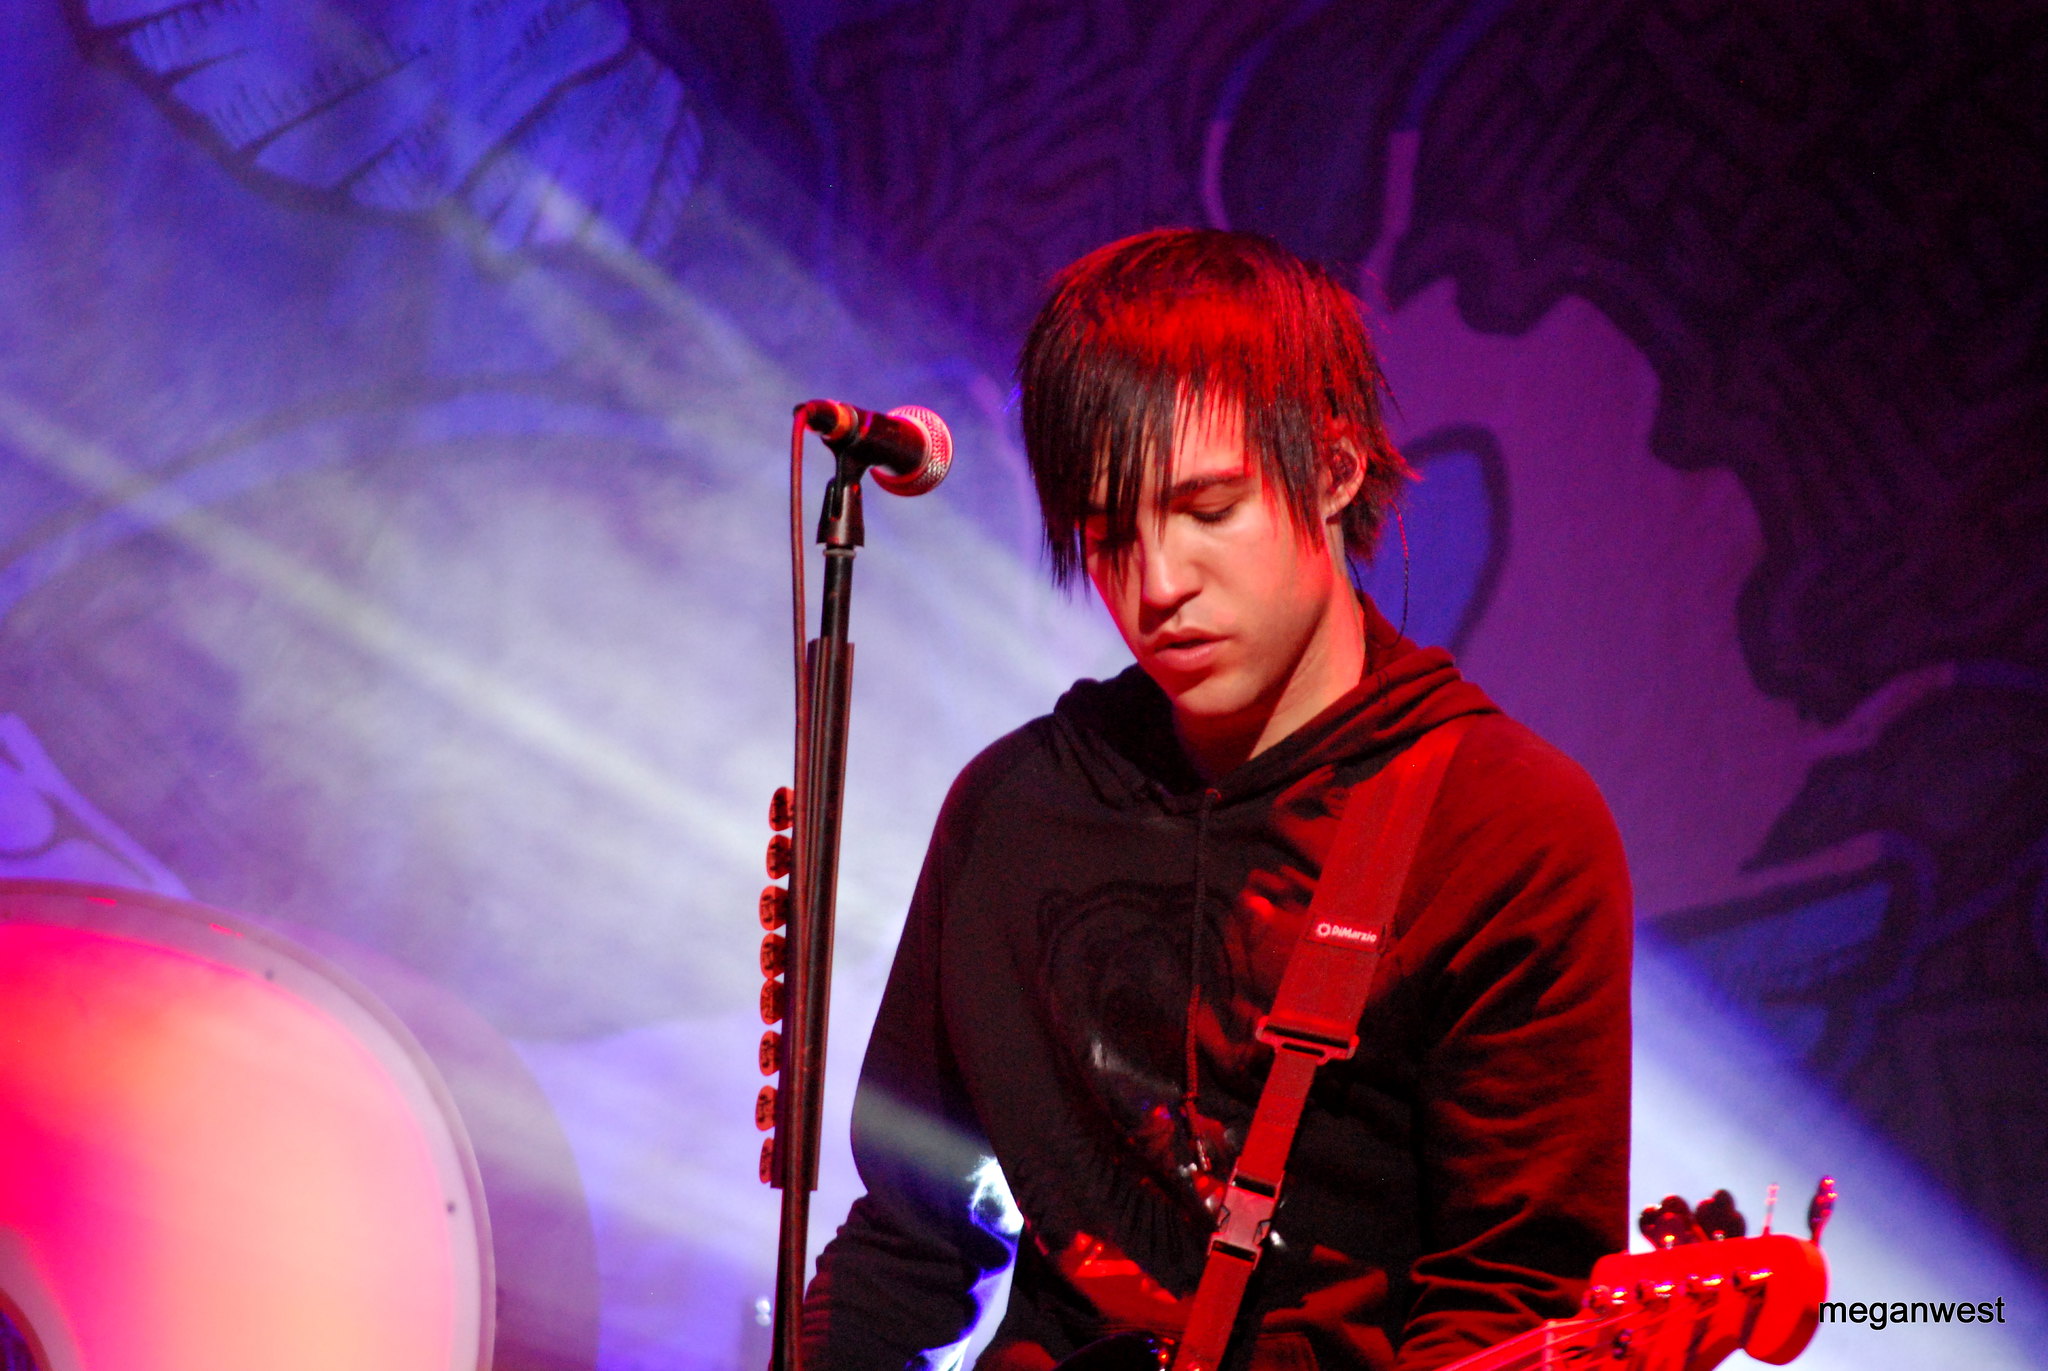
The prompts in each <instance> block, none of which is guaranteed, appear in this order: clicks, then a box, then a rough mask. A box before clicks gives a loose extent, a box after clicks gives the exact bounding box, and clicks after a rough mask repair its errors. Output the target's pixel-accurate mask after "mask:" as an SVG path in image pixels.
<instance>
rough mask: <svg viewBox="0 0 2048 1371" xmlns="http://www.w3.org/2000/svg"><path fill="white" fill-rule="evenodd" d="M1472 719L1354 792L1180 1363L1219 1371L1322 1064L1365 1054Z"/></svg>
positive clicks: (1297, 952)
mask: <svg viewBox="0 0 2048 1371" xmlns="http://www.w3.org/2000/svg"><path fill="white" fill-rule="evenodd" d="M1471 722H1472V719H1471V716H1467V717H1465V718H1461V719H1453V720H1452V721H1451V722H1449V723H1446V724H1440V725H1438V726H1437V727H1436V728H1433V729H1431V730H1430V731H1429V732H1427V733H1425V734H1423V735H1422V737H1421V738H1419V739H1417V740H1416V741H1415V742H1414V743H1413V744H1411V745H1410V746H1409V748H1408V750H1407V751H1405V752H1403V753H1402V754H1401V755H1400V756H1398V757H1396V758H1394V760H1393V761H1391V762H1389V763H1388V764H1387V766H1386V768H1385V769H1384V770H1382V771H1381V772H1380V773H1379V774H1378V775H1377V776H1375V777H1373V778H1372V779H1371V780H1369V781H1366V782H1364V783H1362V784H1361V785H1359V786H1358V787H1357V788H1356V789H1354V790H1353V791H1352V793H1351V797H1350V798H1349V799H1348V800H1346V801H1345V804H1344V817H1343V818H1342V819H1340V820H1338V824H1337V836H1336V839H1335V841H1334V842H1333V843H1332V844H1331V846H1330V856H1329V860H1328V862H1327V863H1325V865H1324V867H1323V875H1322V879H1321V880H1319V881H1318V882H1317V883H1316V893H1315V897H1314V898H1313V899H1312V900H1311V901H1310V902H1309V907H1308V917H1307V919H1306V920H1305V921H1304V922H1303V924H1302V929H1301V937H1300V939H1299V940H1298V941H1297V942H1296V943H1295V944H1294V951H1293V953H1292V954H1291V955H1290V956H1289V957H1288V961H1287V970H1286V972H1285V973H1284V974H1283V975H1282V976H1281V978H1280V990H1279V993H1278V994H1277V995H1276V996H1275V997H1274V1000H1273V1010H1272V1012H1271V1013H1270V1014H1268V1015H1266V1016H1265V1017H1264V1018H1263V1019H1260V1020H1259V1023H1258V1028H1257V1033H1258V1038H1259V1041H1261V1042H1263V1043H1268V1044H1270V1045H1271V1046H1272V1048H1273V1065H1272V1069H1271V1070H1270V1071H1269V1072H1268V1073H1267V1076H1266V1084H1265V1088H1264V1089H1263V1090H1262V1091H1260V1093H1259V1103H1258V1107H1257V1109H1255V1110H1254V1111H1253V1113H1252V1126H1251V1132H1250V1133H1249V1134H1248V1135H1247V1136H1246V1138H1245V1142H1244V1151H1243V1152H1241V1153H1240V1154H1239V1155H1238V1158H1237V1166H1236V1168H1235V1169H1234V1170H1233V1171H1232V1172H1231V1175H1230V1186H1229V1188H1228V1189H1226V1190H1225V1191H1224V1193H1223V1206H1222V1209H1221V1210H1220V1211H1219V1213H1218V1214H1217V1216H1216V1232H1215V1234H1214V1235H1213V1236H1212V1237H1211V1238H1210V1239H1209V1259H1208V1262H1207V1264H1206V1265H1205V1266H1203V1268H1202V1281H1201V1284H1200V1285H1198V1286H1197V1287H1196V1288H1195V1300H1194V1306H1193V1308H1192V1309H1191V1310H1190V1311H1189V1314H1188V1325H1187V1329H1186V1331H1185V1332H1184V1333H1183V1334H1182V1336H1181V1340H1180V1346H1179V1348H1178V1349H1177V1350H1176V1351H1175V1353H1174V1358H1173V1371H1216V1367H1217V1365H1218V1363H1220V1362H1221V1361H1222V1360H1223V1353H1224V1349H1225V1348H1226V1347H1227V1346H1228V1345H1229V1342H1230V1330H1231V1328H1232V1327H1233V1326H1234V1325H1235V1324H1236V1322H1237V1313H1238V1309H1239V1307H1240V1306H1241V1305H1242V1304H1243V1303H1244V1292H1245V1287H1246V1286H1247V1285H1248V1284H1250V1282H1251V1276H1252V1270H1253V1268H1255V1267H1256V1266H1257V1265H1258V1264H1259V1256H1260V1254H1261V1253H1262V1252H1263V1251H1264V1249H1265V1244H1266V1234H1267V1232H1268V1231H1269V1230H1270V1229H1271V1227H1272V1222H1273V1209H1274V1206H1275V1205H1277V1204H1278V1203H1279V1201H1280V1183H1281V1181H1282V1180H1283V1179H1284V1177H1285V1175H1286V1170H1287V1154H1288V1152H1289V1151H1290V1150H1291V1149H1292V1148H1293V1146H1294V1132H1295V1129H1296V1128H1297V1127H1298V1126H1299V1125H1300V1123H1301V1110H1302V1106H1303V1105H1305V1104H1306V1103H1308V1091H1309V1085H1310V1084H1311V1083H1312V1082H1313V1081H1314V1079H1315V1073H1316V1068H1317V1067H1319V1066H1321V1065H1322V1064H1323V1063H1324V1062H1328V1061H1338V1060H1341V1059H1343V1058H1345V1057H1349V1056H1351V1055H1352V1054H1353V1053H1354V1052H1356V1051H1357V1050H1358V1020H1359V1016H1360V1015H1361V1014H1362V1013H1363V1012H1364V1010H1365V1001H1366V996H1367V993H1368V992H1369V991H1371V989H1372V981H1373V973H1374V971H1376V970H1377V969H1378V967H1379V962H1380V953H1381V950H1382V949H1383V948H1384V947H1385V945H1386V942H1387V939H1388V937H1389V935H1390V934H1391V931H1392V929H1393V923H1394V910H1395V907H1396V906H1397V905H1398V904H1399V903H1400V900H1401V891H1402V889H1403V887H1405V886H1406V885H1407V883H1408V867H1409V864H1410V863H1411V862H1412V861H1413V860H1414V857H1415V845H1416V843H1417V842H1418V841H1419V840H1420V839H1421V837H1422V826H1423V823H1424V821H1425V820H1427V819H1428V817H1429V811H1430V809H1431V807H1432V806H1433V805H1434V804H1435V803H1436V794H1437V788H1438V787H1439V786H1440V785H1441V784H1442V782H1443V776H1444V769H1445V768H1446V767H1447V766H1448V765H1449V764H1450V760H1451V754H1452V753H1453V752H1455V751H1456V750H1457V747H1458V742H1459V740H1460V739H1462V738H1463V737H1464V736H1465V731H1466V729H1467V728H1468V727H1470V725H1471Z"/></svg>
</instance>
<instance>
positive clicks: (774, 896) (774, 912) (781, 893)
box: [761, 885, 789, 933]
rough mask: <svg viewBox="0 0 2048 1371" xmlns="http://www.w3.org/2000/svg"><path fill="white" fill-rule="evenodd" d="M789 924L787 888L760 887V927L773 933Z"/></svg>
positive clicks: (780, 886)
mask: <svg viewBox="0 0 2048 1371" xmlns="http://www.w3.org/2000/svg"><path fill="white" fill-rule="evenodd" d="M788 922H789V887H788V886H782V885H764V886H762V887H761V927H763V928H765V929H767V930H768V931H769V932H770V933H773V932H774V931H775V930H776V929H778V928H780V927H782V926H783V925H784V924H786V923H788Z"/></svg>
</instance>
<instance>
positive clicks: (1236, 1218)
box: [1209, 1175, 1280, 1266]
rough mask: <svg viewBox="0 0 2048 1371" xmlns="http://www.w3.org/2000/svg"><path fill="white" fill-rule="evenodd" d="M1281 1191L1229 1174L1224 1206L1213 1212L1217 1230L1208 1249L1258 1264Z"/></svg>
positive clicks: (1262, 1183) (1224, 1194)
mask: <svg viewBox="0 0 2048 1371" xmlns="http://www.w3.org/2000/svg"><path fill="white" fill-rule="evenodd" d="M1279 1203H1280V1192H1279V1191H1278V1190H1277V1189H1268V1188H1267V1187H1266V1185H1265V1184H1264V1182H1261V1181H1255V1180H1253V1179H1252V1178H1251V1177H1249V1176H1238V1175H1232V1176H1231V1178H1230V1184H1229V1186H1228V1187H1226V1188H1225V1189H1224V1191H1223V1207H1222V1208H1221V1210H1219V1211H1218V1213H1217V1215H1216V1231H1215V1233H1213V1234H1212V1235H1211V1236H1210V1238H1209V1250H1210V1251H1212V1252H1218V1253H1221V1254H1222V1255H1223V1256H1226V1257H1235V1258H1237V1259H1238V1260H1239V1261H1241V1262H1249V1263H1251V1264H1252V1265H1254V1266H1256V1265H1258V1261H1259V1253H1260V1251H1261V1250H1262V1249H1263V1248H1264V1247H1265V1245H1266V1235H1267V1234H1268V1233H1270V1232H1272V1231H1273V1210H1274V1208H1275V1207H1277V1206H1278V1205H1279Z"/></svg>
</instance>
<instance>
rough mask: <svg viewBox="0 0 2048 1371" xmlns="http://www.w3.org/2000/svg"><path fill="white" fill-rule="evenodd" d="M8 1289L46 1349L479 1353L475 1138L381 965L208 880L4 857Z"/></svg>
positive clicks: (422, 1369)
mask: <svg viewBox="0 0 2048 1371" xmlns="http://www.w3.org/2000/svg"><path fill="white" fill-rule="evenodd" d="M0 1005H4V1006H6V1010H5V1017H4V1021H0V1044H4V1047H0V1312H4V1313H5V1315H6V1317H7V1318H8V1319H9V1320H10V1321H11V1322H13V1323H14V1324H16V1325H17V1331H18V1333H19V1335H20V1338H19V1340H20V1342H22V1343H23V1344H24V1345H25V1347H26V1348H27V1349H29V1351H30V1353H31V1354H32V1355H34V1356H35V1357H36V1358H37V1359H38V1360H39V1361H40V1362H41V1363H42V1365H41V1366H40V1367H39V1368H38V1371H362V1368H365V1367H376V1368H379V1371H480V1369H481V1368H487V1367H489V1366H490V1364H491V1346H492V1304H493V1301H492V1298H491V1294H492V1291H493V1273H492V1269H491V1243H490V1235H489V1229H488V1221H487V1218H486V1216H485V1212H484V1205H483V1199H482V1196H483V1191H482V1187H481V1185H480V1182H479V1180H478V1172H477V1166H476V1161H475V1158H474V1156H473V1155H472V1152H471V1148H470V1144H469V1140H468V1138H467V1136H466V1135H465V1133H464V1131H463V1126H462V1123H461V1120H460V1119H459V1118H458V1117H457V1115H456V1113H455V1111H454V1109H453V1107H452V1106H451V1104H450V1102H449V1095H448V1091H447V1089H446V1087H445V1085H444V1084H443V1082H442V1081H441V1079H440V1076H439V1075H438V1073H437V1072H436V1071H435V1069H434V1067H433V1065H432V1063H431V1062H430V1061H429V1060H428V1058H427V1057H426V1055H425V1054H424V1053H423V1052H422V1051H421V1050H420V1048H419V1046H418V1044H417V1043H416V1042H415V1041H414V1040H413V1039H412V1037H411V1035H410V1034H409V1033H408V1032H407V1031H406V1029H405V1028H404V1026H403V1025H402V1024H400V1023H399V1022H398V1020H397V1019H396V1018H394V1017H393V1016H392V1015H391V1014H390V1013H389V1011H387V1010H385V1009H384V1008H383V1007H382V1006H381V1005H380V1004H379V1003H378V1002H377V1001H376V1000H375V999H373V998H372V997H370V996H369V995H368V994H367V992H364V991H362V990H361V989H360V988H359V987H357V986H355V984H354V983H353V982H352V981H350V980H348V979H347V978H346V977H344V976H343V975H341V974H340V973H338V972H336V971H334V970H333V969H332V968H330V967H328V966H327V965H326V964H325V963H323V962H321V961H320V960H319V959H317V958H315V957H313V956H312V955H311V954H309V953H307V952H305V951H303V950H301V949H299V948H297V947H295V946H293V945H291V944H289V943H287V942H285V941H284V940H282V939H279V938H276V937H274V936H271V935H269V934H266V933H264V932H263V931H262V930H260V929H257V928H255V927H254V926H252V925H249V924H247V923H244V922H241V921H239V920H235V919H233V918H231V917H229V916H226V915H223V914H220V913H218V912H217V911H213V910H208V909H205V908H203V907H201V906H197V905H189V904H184V903H182V902H179V901H175V900H167V899H163V898H160V897H155V896H148V895H139V894H137V893H135V892H133V891H125V890H116V889H108V888H101V887H93V886H81V885H72V884H67V883H60V882H20V881H0Z"/></svg>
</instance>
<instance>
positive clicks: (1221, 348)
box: [1017, 229, 1408, 585]
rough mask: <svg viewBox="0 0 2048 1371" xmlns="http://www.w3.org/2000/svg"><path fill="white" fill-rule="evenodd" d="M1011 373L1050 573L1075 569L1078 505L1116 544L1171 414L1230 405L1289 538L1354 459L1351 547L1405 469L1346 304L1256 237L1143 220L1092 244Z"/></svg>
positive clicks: (1128, 532)
mask: <svg viewBox="0 0 2048 1371" xmlns="http://www.w3.org/2000/svg"><path fill="white" fill-rule="evenodd" d="M1017 371H1018V381H1019V383H1020V386H1021V389H1022V400H1023V427H1024V448H1025V452H1026V454H1027V455H1028V457H1029V459H1030V462H1031V472H1032V477H1033V479H1034V480H1035V481H1036V483H1037V487H1038V499H1039V506H1040V509H1041V511H1042V512H1043V514H1044V518H1045V540H1046V548H1047V550H1048V552H1049V553H1050V554H1051V559H1052V570H1053V577H1054V579H1055V580H1056V581H1058V582H1059V583H1060V584H1062V585H1070V584H1072V583H1073V581H1074V580H1075V579H1076V577H1077V576H1078V575H1079V573H1080V571H1081V569H1082V564H1083V556H1084V545H1083V525H1084V524H1085V523H1086V521H1087V520H1088V518H1089V516H1090V515H1091V513H1099V514H1101V515H1102V516H1104V522H1105V524H1106V528H1107V535H1108V540H1109V542H1110V543H1111V545H1113V546H1114V545H1122V546H1128V545H1129V544H1130V541H1131V540H1132V538H1133V537H1134V536H1135V534H1136V529H1137V519H1138V509H1139V505H1140V503H1141V500H1142V495H1143V490H1142V488H1141V482H1143V481H1144V480H1146V479H1147V478H1146V472H1147V470H1148V469H1149V471H1150V472H1151V476H1150V479H1151V481H1152V483H1153V485H1154V487H1155V491H1158V492H1162V493H1163V490H1164V487H1165V486H1166V484H1167V482H1168V480H1169V479H1170V475H1171V471H1170V467H1171V464H1170V462H1169V461H1168V460H1167V458H1168V457H1169V456H1170V454H1171V453H1172V451H1173V448H1174V439H1175V437H1176V430H1177V427H1179V426H1183V425H1186V424H1189V423H1192V422H1198V421H1201V420H1203V419H1205V418H1206V419H1216V418H1222V417H1224V416H1231V417H1240V416H1241V418H1242V422H1243V433H1244V446H1245V455H1246V457H1247V459H1248V460H1249V461H1251V462H1253V463H1256V464H1257V466H1258V468H1259V470H1260V472H1261V474H1262V475H1263V476H1264V478H1265V480H1266V482H1267V484H1268V486H1269V488H1271V489H1272V490H1273V491H1274V492H1276V493H1277V494H1278V495H1279V497H1280V499H1281V501H1282V503H1283V504H1284V505H1285V507H1286V508H1287V510H1288V512H1289V515H1290V517H1291V518H1292V519H1293V521H1294V523H1295V525H1296V526H1297V527H1298V528H1299V529H1300V530H1301V532H1302V535H1303V537H1304V538H1311V539H1312V538H1314V537H1316V536H1318V530H1319V528H1320V524H1321V516H1320V510H1319V508H1318V506H1319V502H1320V497H1321V493H1322V490H1323V488H1324V487H1323V482H1324V481H1325V479H1326V478H1327V477H1333V476H1334V477H1341V476H1343V475H1345V474H1347V473H1348V471H1349V469H1350V468H1351V466H1352V464H1354V463H1357V464H1361V465H1362V467H1363V471H1362V476H1363V480H1362V481H1361V484H1360V486H1359V492H1358V494H1357V496H1356V497H1354V498H1353V500H1352V502H1351V504H1350V505H1349V506H1348V507H1347V508H1346V509H1345V511H1344V514H1343V521H1344V523H1343V527H1344V539H1345V545H1346V548H1347V550H1348V551H1349V552H1350V553H1351V555H1353V556H1354V557H1358V558H1361V559H1363V558H1369V557H1370V556H1371V555H1372V550H1373V547H1374V546H1375V544H1376V542H1377V539H1378V534H1379V528H1380V523H1381V521H1382V519H1383V517H1384V514H1385V511H1386V510H1387V508H1388V507H1389V506H1390V505H1391V503H1392V501H1393V499H1394V496H1395V494H1396V493H1397V491H1398V490H1399V488H1400V483H1401V481H1402V479H1403V477H1404V476H1406V475H1407V474H1408V469H1407V466H1406V464H1405V463H1403V462H1402V460H1401V457H1400V454H1399V453H1398V452H1396V451H1395V450H1394V447H1393V444H1392V443H1391V441H1389V439H1388V438H1387V435H1386V429H1385V425H1384V423H1383V421H1382V418H1381V398H1382V393H1383V391H1384V390H1385V382H1384V381H1383V380H1382V378H1381V375H1380V369H1379V362H1378V360H1377V358H1375V357H1374V355H1373V351H1372V346H1371V344H1370V342H1369V341H1368V340H1367V338H1366V334H1365V326H1364V321H1363V319H1362V317H1361V315H1360V309H1359V304H1358V301H1357V300H1356V299H1354V298H1353V297H1352V296H1351V295H1350V294H1349V293H1348V292H1346V291H1345V290H1344V289H1343V287H1341V286H1339V285H1338V284H1337V283H1336V281H1335V280H1333V279H1332V278H1331V277H1330V275H1329V274H1328V273H1327V272H1325V271H1323V270H1321V269H1320V268H1317V267H1313V266H1310V265H1309V264H1308V263H1305V262H1303V261H1301V260H1300V259H1299V258H1297V257H1295V256H1294V255H1293V254H1292V253H1289V252H1288V251H1287V250H1286V249H1284V248H1282V247H1280V246H1279V245H1278V244H1277V243H1274V242H1272V241H1271V240H1270V239H1266V238H1262V237H1258V236H1256V235H1252V234H1244V233H1225V232H1220V231H1217V230H1207V229H1156V230H1153V231H1152V232H1150V233H1141V234H1139V235H1137V236H1136V237H1132V238H1126V239H1123V240H1122V241H1120V242H1116V243H1111V244H1109V245H1108V246H1107V247H1102V248H1098V249H1096V250H1095V251H1094V252H1092V253H1090V254H1088V255H1087V256H1086V257H1083V258H1082V259H1080V260H1079V261H1078V262H1075V263H1074V264H1073V265H1072V266H1070V267H1068V268H1067V269H1066V270H1065V271H1063V272H1061V273H1060V275H1059V277H1058V278H1057V279H1056V280H1055V281H1054V285H1053V293H1052V298H1051V299H1050V300H1049V301H1047V303H1046V305H1045V307H1044V309H1042V310H1040V311H1039V315H1038V318H1037V320H1036V321H1035V322H1034V323H1033V324H1032V327H1031V332H1030V334H1029V335H1028V337H1027V338H1026V340H1025V344H1024V352H1023V355H1022V357H1021V358H1020V359H1019V361H1018V366H1017ZM1154 456H1156V457H1157V459H1158V460H1154V461H1151V463H1150V466H1149V468H1148V466H1147V461H1148V458H1152V457H1154Z"/></svg>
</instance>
